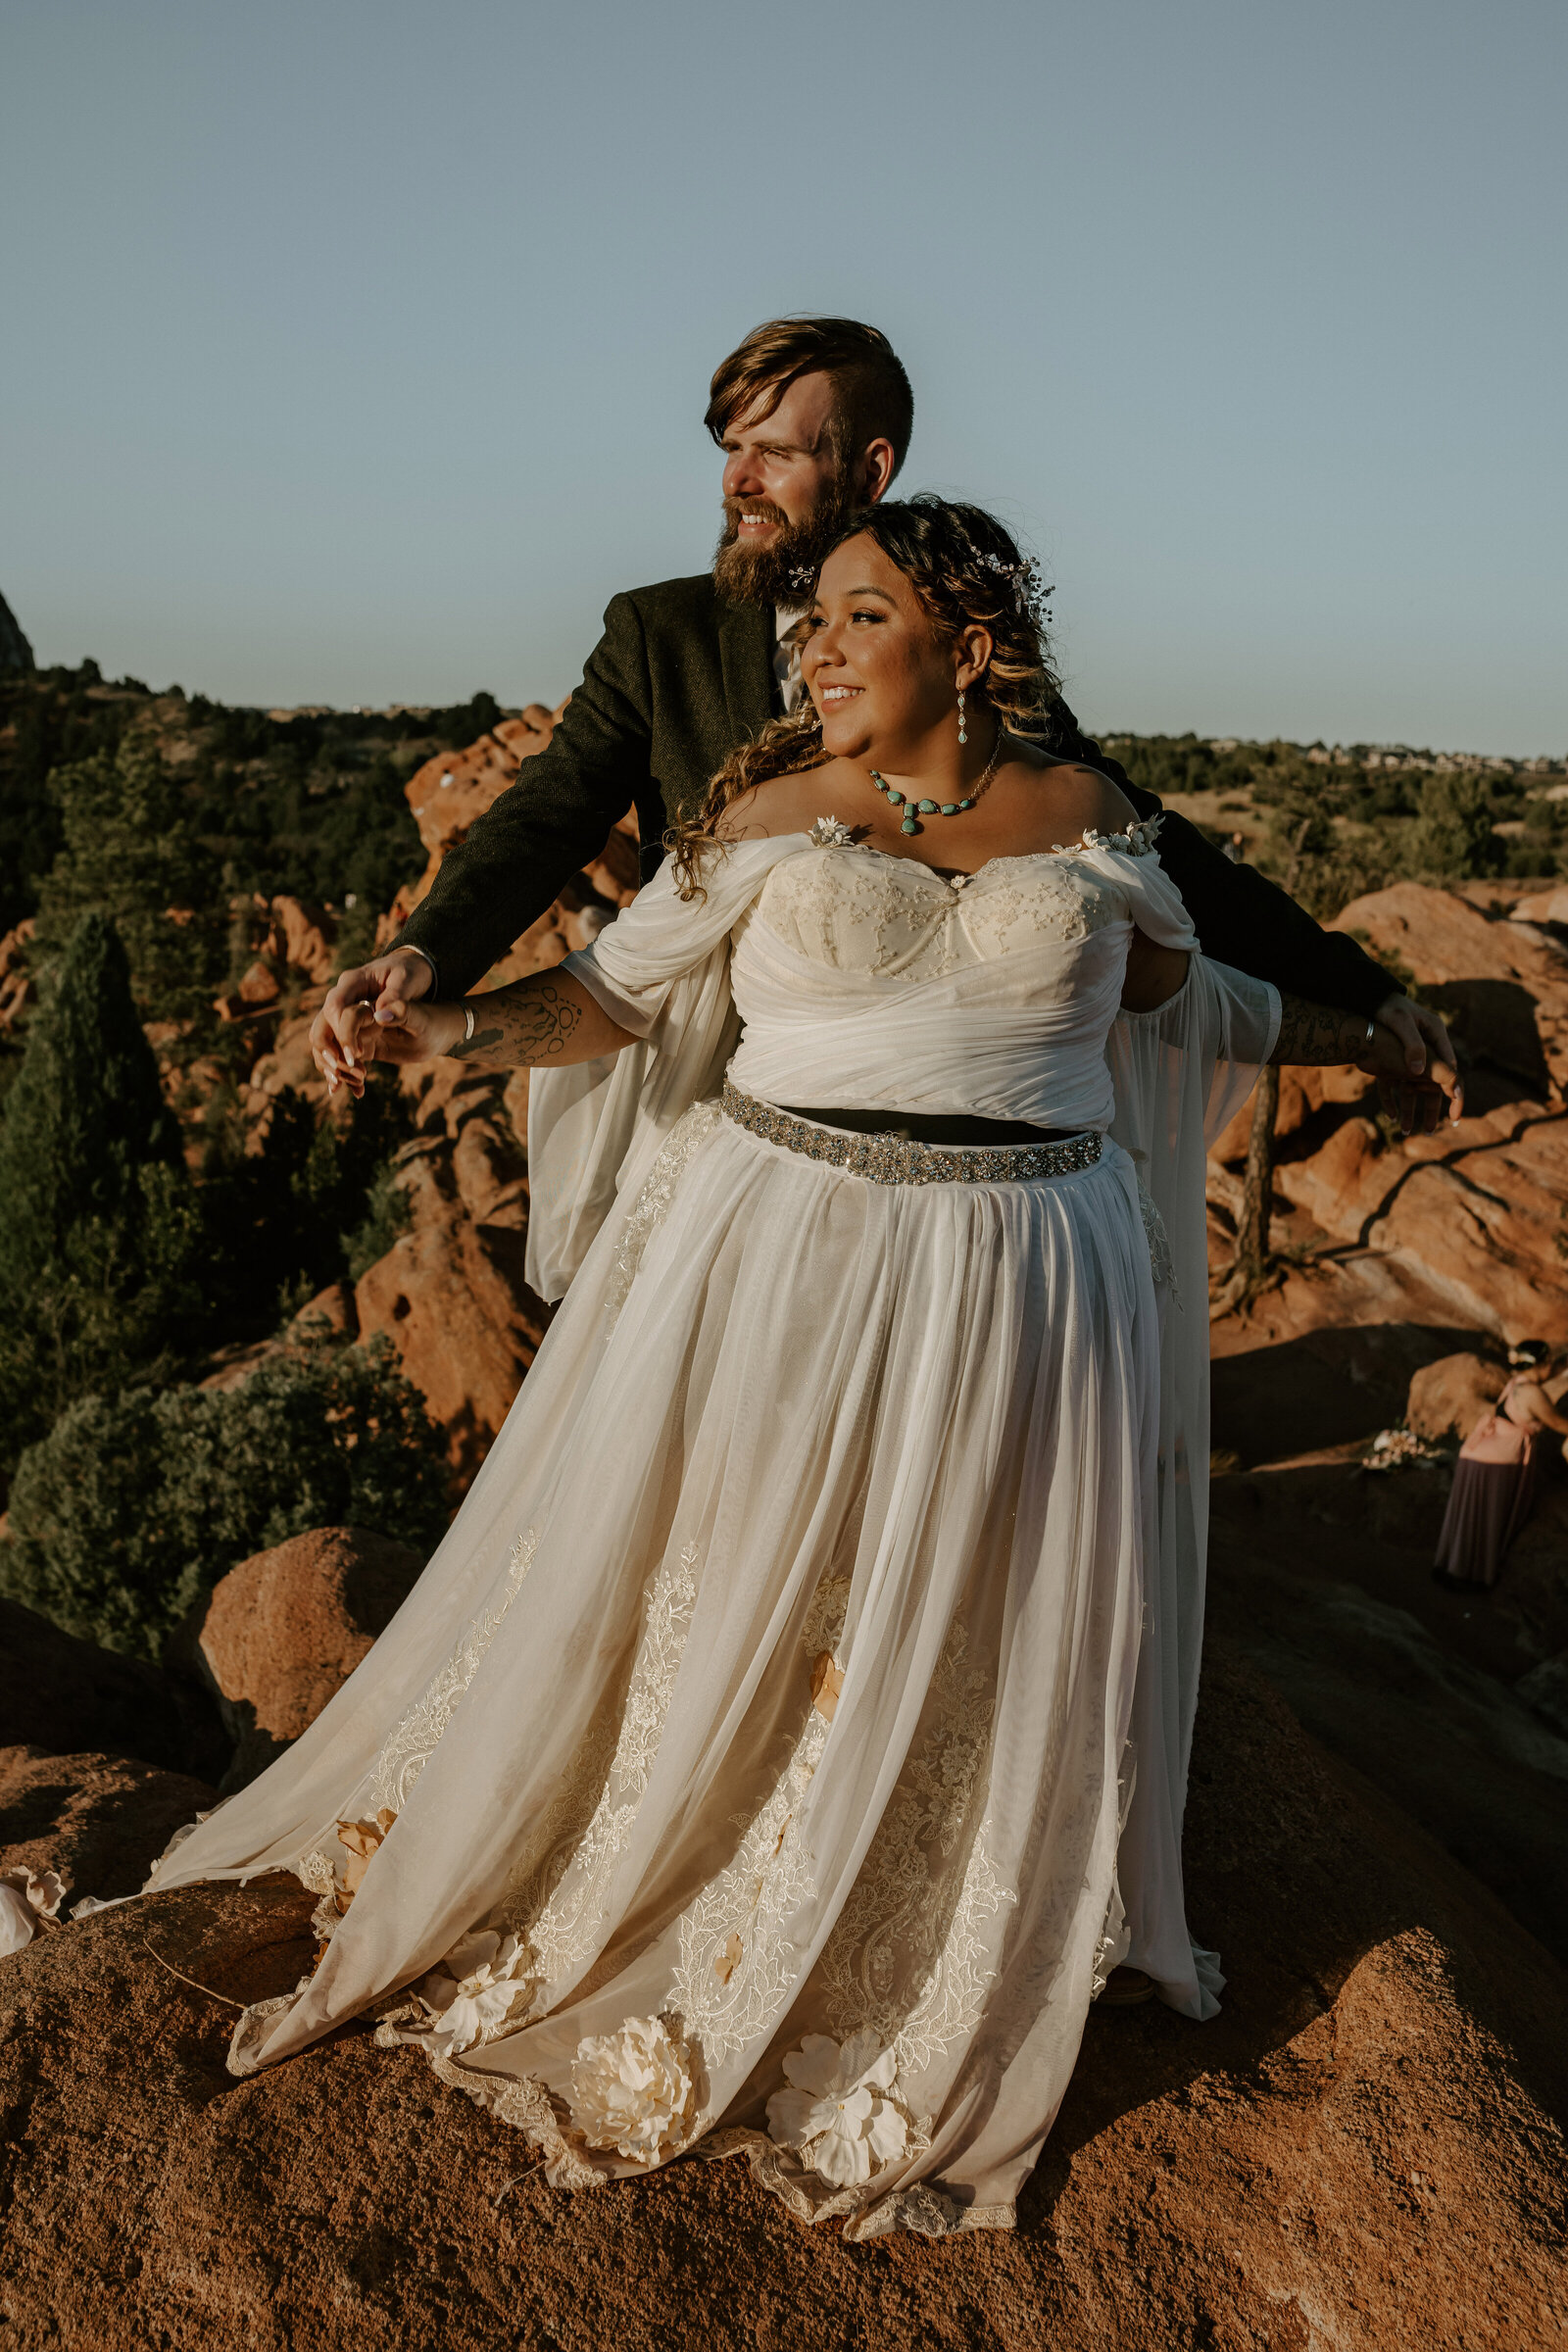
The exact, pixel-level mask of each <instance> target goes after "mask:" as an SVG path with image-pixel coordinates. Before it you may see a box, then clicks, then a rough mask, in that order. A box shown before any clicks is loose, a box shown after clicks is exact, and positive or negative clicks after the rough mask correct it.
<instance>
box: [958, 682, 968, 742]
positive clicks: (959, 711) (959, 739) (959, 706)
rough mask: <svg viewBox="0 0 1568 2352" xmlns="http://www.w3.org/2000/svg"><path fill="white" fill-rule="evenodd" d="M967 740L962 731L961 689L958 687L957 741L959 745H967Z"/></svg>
mask: <svg viewBox="0 0 1568 2352" xmlns="http://www.w3.org/2000/svg"><path fill="white" fill-rule="evenodd" d="M968 740H969V738H968V735H967V734H966V733H965V731H964V723H963V688H962V687H961V686H960V687H959V688H958V741H959V742H960V743H967V742H968Z"/></svg>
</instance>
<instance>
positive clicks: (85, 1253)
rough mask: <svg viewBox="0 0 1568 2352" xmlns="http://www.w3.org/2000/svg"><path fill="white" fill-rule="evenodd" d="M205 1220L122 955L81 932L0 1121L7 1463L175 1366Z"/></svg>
mask: <svg viewBox="0 0 1568 2352" xmlns="http://www.w3.org/2000/svg"><path fill="white" fill-rule="evenodd" d="M199 1262H200V1222H199V1217H198V1213H197V1206H196V1201H195V1198H194V1193H193V1190H192V1187H191V1185H190V1182H189V1179H188V1177H187V1176H186V1172H185V1167H184V1162H183V1157H182V1154H181V1148H180V1136H179V1127H178V1123H177V1121H176V1120H175V1119H174V1117H173V1115H172V1112H171V1111H170V1110H169V1109H168V1108H167V1107H166V1105H165V1103H164V1099H163V1091H162V1088H161V1085H160V1083H159V1074H158V1063H157V1060H156V1058H155V1057H154V1054H153V1053H152V1049H151V1048H150V1047H149V1045H148V1043H147V1040H146V1038H145V1037H144V1036H143V1034H142V1029H141V1024H140V1021H139V1019H138V1016H137V1009H136V1005H135V1002H134V999H133V997H132V993H131V977H130V969H129V965H128V962H127V960H126V956H125V951H124V948H123V945H122V944H121V940H120V937H119V934H118V933H117V931H116V929H115V926H114V924H113V923H112V922H110V921H109V920H108V919H107V917H105V916H104V915H102V914H98V913H92V914H88V915H85V916H84V917H83V918H82V920H81V921H80V923H79V924H78V925H77V926H76V930H75V933H74V935H73V939H72V941H71V946H70V949H69V951H68V952H67V954H66V956H65V958H64V960H63V962H62V964H61V966H60V969H59V972H58V975H57V977H56V979H55V982H54V986H53V988H52V989H51V990H50V992H49V994H48V997H47V999H46V1002H45V1004H44V1005H42V1006H41V1007H40V1009H39V1011H38V1013H37V1015H36V1016H35V1017H34V1019H33V1020H32V1022H31V1023H30V1025H29V1027H28V1031H27V1047H26V1053H25V1057H24V1060H23V1065H22V1068H21V1070H20V1072H19V1073H18V1076H17V1080H16V1083H15V1085H14V1086H13V1087H12V1089H11V1092H10V1094H9V1096H8V1097H7V1100H6V1103H5V1111H4V1118H3V1121H0V1298H3V1299H4V1315H3V1318H0V1464H3V1465H4V1466H5V1467H7V1468H9V1467H10V1465H11V1464H12V1463H14V1462H15V1460H16V1458H17V1455H18V1453H19V1452H20V1450H21V1448H22V1447H23V1446H25V1445H26V1444H27V1443H28V1442H29V1440H30V1439H32V1438H34V1437H37V1436H40V1435H41V1434H42V1432H43V1431H44V1430H45V1429H47V1428H48V1426H49V1424H50V1423H51V1422H52V1421H53V1420H54V1418H55V1416H56V1415H57V1414H58V1413H59V1412H60V1411H61V1410H63V1408H64V1407H65V1405H66V1404H68V1403H69V1402H70V1401H71V1400H72V1399H73V1397H79V1396H81V1395H83V1394H85V1393H86V1392H87V1391H89V1390H91V1389H94V1388H105V1387H107V1388H118V1387H119V1386H121V1385H122V1384H123V1382H124V1381H125V1380H127V1379H130V1378H133V1377H136V1376H137V1375H138V1374H141V1375H143V1376H145V1375H147V1374H148V1373H151V1372H153V1371H155V1370H157V1369H159V1368H164V1369H167V1368H169V1367H171V1366H172V1363H173V1362H174V1361H175V1359H176V1358H177V1355H178V1353H179V1352H180V1348H181V1342H182V1340H183V1339H184V1338H185V1337H186V1336H187V1335H188V1333H189V1332H190V1331H191V1330H192V1329H193V1328H194V1326H195V1324H196V1323H197V1321H198V1320H199V1316H200V1312H201V1297H200V1290H199V1286H198V1284H197V1281H196V1279H195V1277H196V1271H197V1267H198V1265H199Z"/></svg>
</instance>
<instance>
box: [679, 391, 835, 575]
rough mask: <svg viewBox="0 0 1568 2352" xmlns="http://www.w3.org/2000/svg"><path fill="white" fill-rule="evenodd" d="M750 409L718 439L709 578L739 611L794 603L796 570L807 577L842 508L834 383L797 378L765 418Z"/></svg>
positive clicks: (830, 538)
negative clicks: (715, 533) (720, 514)
mask: <svg viewBox="0 0 1568 2352" xmlns="http://www.w3.org/2000/svg"><path fill="white" fill-rule="evenodd" d="M762 405H765V404H763V403H758V404H755V405H754V406H753V407H752V408H751V409H748V410H743V411H742V413H741V415H740V416H739V417H736V418H735V419H734V421H733V422H732V423H731V425H730V427H729V430H728V431H727V432H726V433H725V435H724V440H723V445H722V446H723V450H724V529H723V534H722V536H721V537H720V539H719V543H718V552H717V554H716V556H715V557H714V559H713V575H714V577H715V579H716V580H717V582H718V585H719V587H720V588H721V589H722V590H723V591H724V593H725V595H726V596H730V597H733V598H734V599H735V600H736V601H737V602H739V603H743V604H783V605H788V604H791V603H796V604H798V603H800V602H801V601H802V599H801V590H800V588H799V586H798V585H797V584H796V582H795V580H794V577H793V575H794V573H795V572H796V571H797V570H803V569H804V570H805V571H807V572H808V573H810V572H814V570H815V568H816V565H817V563H818V562H819V560H820V558H821V556H822V553H823V551H824V549H826V548H827V547H829V546H831V544H832V542H833V540H834V538H835V537H836V536H837V534H838V531H839V528H840V526H841V523H842V520H843V517H844V515H846V513H847V512H848V508H849V498H850V486H849V483H848V480H847V478H846V475H845V470H844V463H843V456H842V452H841V449H840V446H839V441H838V437H837V435H836V434H835V433H834V430H833V418H834V403H833V379H832V377H831V376H830V375H803V376H801V377H799V378H798V379H797V381H796V382H795V383H793V384H791V385H790V387H789V390H788V391H787V392H786V393H785V395H784V397H783V399H782V400H781V401H780V402H779V404H778V407H777V408H776V409H775V410H774V411H773V413H772V415H771V416H769V417H760V416H759V415H758V408H759V407H760V406H762Z"/></svg>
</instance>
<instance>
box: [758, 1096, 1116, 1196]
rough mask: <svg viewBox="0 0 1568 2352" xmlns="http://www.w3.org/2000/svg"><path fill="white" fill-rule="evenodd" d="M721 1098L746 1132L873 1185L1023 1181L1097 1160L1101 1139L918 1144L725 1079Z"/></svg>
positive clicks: (1096, 1136) (1094, 1135)
mask: <svg viewBox="0 0 1568 2352" xmlns="http://www.w3.org/2000/svg"><path fill="white" fill-rule="evenodd" d="M721 1103H722V1108H723V1112H724V1116H725V1118H726V1119H729V1120H732V1121H733V1123H734V1124H735V1125H736V1126H737V1127H744V1128H745V1129H746V1132H747V1133H748V1135H760V1137H761V1138H762V1140H763V1142H764V1143H768V1144H782V1145H783V1147H784V1149H785V1151H786V1152H800V1153H801V1154H802V1156H803V1157H804V1158H806V1159H822V1160H826V1161H827V1163H828V1165H829V1166H830V1167H835V1168H844V1169H846V1170H847V1171H848V1172H849V1174H850V1175H852V1176H863V1177H865V1179H866V1180H867V1182H868V1183H871V1184H1023V1183H1025V1182H1027V1181H1028V1180H1029V1179H1031V1178H1033V1177H1036V1176H1070V1175H1072V1174H1073V1173H1074V1172H1075V1171H1076V1170H1078V1169H1080V1168H1092V1167H1093V1166H1094V1165H1095V1163H1096V1161H1097V1160H1098V1159H1099V1157H1100V1152H1101V1146H1102V1144H1103V1137H1102V1136H1100V1135H1099V1134H1097V1133H1096V1132H1095V1131H1093V1130H1091V1131H1090V1132H1089V1133H1088V1134H1086V1135H1073V1136H1069V1137H1068V1139H1067V1141H1066V1142H1065V1143H1064V1144H950V1145H944V1144H917V1143H915V1142H913V1141H912V1139H911V1138H910V1137H908V1136H904V1135H851V1134H848V1133H846V1132H845V1131H844V1130H843V1129H841V1128H834V1127H813V1126H812V1125H811V1123H810V1121H809V1120H808V1119H797V1118H795V1117H793V1116H792V1115H791V1113H790V1112H789V1111H787V1110H780V1109H779V1108H778V1107H777V1105H776V1104H775V1103H760V1102H758V1101H757V1099H756V1097H755V1096H753V1095H743V1094H742V1093H741V1090H740V1088H739V1087H738V1086H735V1085H733V1084H732V1083H731V1081H730V1080H729V1079H728V1078H726V1079H725V1081H724V1092H723V1096H722V1098H721Z"/></svg>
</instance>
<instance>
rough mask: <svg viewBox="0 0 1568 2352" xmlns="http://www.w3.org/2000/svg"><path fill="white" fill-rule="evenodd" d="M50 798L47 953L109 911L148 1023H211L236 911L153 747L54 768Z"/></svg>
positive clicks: (140, 744) (127, 743) (128, 748)
mask: <svg viewBox="0 0 1568 2352" xmlns="http://www.w3.org/2000/svg"><path fill="white" fill-rule="evenodd" d="M49 792H50V797H51V799H52V800H53V801H54V803H55V805H56V807H57V808H58V809H59V811H60V825H61V834H62V843H61V849H60V854H59V856H58V857H57V858H56V859H55V862H54V864H53V866H52V867H51V869H50V871H49V874H48V876H47V878H46V879H45V881H44V883H43V886H42V889H41V891H40V893H39V930H40V936H41V938H42V940H43V943H44V945H45V946H56V947H58V946H63V945H64V944H65V942H66V940H67V939H69V938H70V937H71V935H72V934H73V931H74V929H75V927H76V924H77V922H78V920H79V919H80V917H81V916H83V915H84V914H87V913H89V912H96V913H98V914H101V915H107V916H108V917H109V918H110V919H111V920H112V921H113V922H114V924H115V926H116V928H117V930H118V931H119V933H120V936H121V939H122V940H123V943H124V948H125V953H126V955H127V956H128V957H129V961H130V969H131V974H132V986H133V990H134V994H135V998H136V1004H137V1007H138V1010H139V1012H140V1014H141V1018H142V1019H143V1020H144V1021H152V1020H157V1021H188V1020H193V1019H195V1020H204V1021H210V1019H211V999H212V996H213V992H214V991H215V990H216V989H217V988H218V987H219V986H220V984H221V980H222V977H223V971H224V967H225V961H226V956H227V932H228V917H227V910H226V907H224V905H223V894H222V890H221V868H220V865H219V862H218V860H217V858H215V857H214V856H213V854H212V852H211V851H210V850H209V848H208V847H207V844H206V842H205V841H204V840H203V838H202V836H201V835H200V834H199V833H198V832H197V830H196V829H195V827H194V826H193V825H192V823H191V821H190V812H189V809H188V808H187V805H186V795H185V791H184V788H183V787H182V785H180V784H179V783H177V782H176V781H175V779H174V776H173V775H172V772H171V771H170V770H169V769H168V768H167V767H166V766H165V764H164V761H163V760H162V759H161V758H160V756H159V754H158V752H157V750H156V749H155V748H154V746H153V745H152V744H151V743H150V742H148V741H147V740H146V739H145V737H143V736H140V735H137V734H136V733H134V732H132V733H129V734H127V735H126V736H125V737H124V738H123V741H122V742H121V744H120V747H119V749H118V750H117V751H116V752H115V753H114V754H113V755H111V754H109V753H107V752H98V753H94V754H93V755H92V756H91V757H90V758H88V759H86V760H75V761H73V762H72V763H70V764H68V765H66V766H64V767H57V768H56V769H55V770H54V771H53V773H52V774H51V776H50V778H49Z"/></svg>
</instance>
